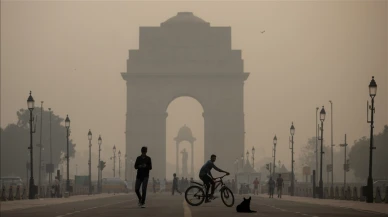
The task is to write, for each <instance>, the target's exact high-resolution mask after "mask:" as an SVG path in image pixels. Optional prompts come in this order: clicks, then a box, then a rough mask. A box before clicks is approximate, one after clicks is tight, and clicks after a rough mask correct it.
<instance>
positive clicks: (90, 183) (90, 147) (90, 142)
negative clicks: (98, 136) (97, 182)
mask: <svg viewBox="0 0 388 217" xmlns="http://www.w3.org/2000/svg"><path fill="white" fill-rule="evenodd" d="M88 140H89V161H88V164H89V195H91V194H92V132H91V131H90V129H89V132H88Z"/></svg>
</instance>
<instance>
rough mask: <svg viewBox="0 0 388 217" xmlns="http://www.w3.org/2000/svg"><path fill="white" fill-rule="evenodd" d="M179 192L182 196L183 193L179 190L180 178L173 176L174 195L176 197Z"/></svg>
mask: <svg viewBox="0 0 388 217" xmlns="http://www.w3.org/2000/svg"><path fill="white" fill-rule="evenodd" d="M175 191H177V192H178V193H179V194H182V192H180V191H179V189H178V178H177V177H176V174H175V173H174V174H173V179H172V195H174V192H175Z"/></svg>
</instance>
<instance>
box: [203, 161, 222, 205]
mask: <svg viewBox="0 0 388 217" xmlns="http://www.w3.org/2000/svg"><path fill="white" fill-rule="evenodd" d="M214 161H216V155H214V154H212V155H211V156H210V160H208V161H207V162H206V163H205V164H204V165H203V166H202V168H201V170H200V171H199V178H200V179H201V180H202V181H203V183H204V184H205V186H206V200H205V203H208V202H210V199H213V198H214V197H213V194H214V190H215V189H214V188H215V182H214V178H213V176H212V173H211V169H213V168H214V169H215V170H217V171H218V172H221V173H226V175H229V173H228V172H226V171H224V170H221V169H219V168H218V167H216V166H215V165H214ZM210 184H211V185H212V191H211V193H210V195H209V188H210Z"/></svg>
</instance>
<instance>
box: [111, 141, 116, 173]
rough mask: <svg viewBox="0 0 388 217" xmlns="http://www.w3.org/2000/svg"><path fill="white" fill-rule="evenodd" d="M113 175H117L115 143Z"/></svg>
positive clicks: (114, 148) (114, 146)
mask: <svg viewBox="0 0 388 217" xmlns="http://www.w3.org/2000/svg"><path fill="white" fill-rule="evenodd" d="M111 159H112V158H111ZM113 177H116V145H113Z"/></svg>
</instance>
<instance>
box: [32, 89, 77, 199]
mask: <svg viewBox="0 0 388 217" xmlns="http://www.w3.org/2000/svg"><path fill="white" fill-rule="evenodd" d="M41 103H42V105H43V101H42V102H41ZM27 107H28V110H29V111H30V147H28V149H29V150H30V171H31V175H30V183H29V199H35V195H36V194H37V193H38V191H37V190H38V189H36V187H35V182H34V167H33V162H34V158H33V145H32V134H33V133H35V129H33V128H34V127H33V121H34V118H33V116H32V111H33V110H34V108H35V100H34V98H33V97H32V95H31V91H30V95H29V97H28V99H27ZM42 110H43V108H42ZM49 110H50V111H51V109H49ZM50 115H51V113H50ZM50 118H51V116H50ZM50 124H51V123H50ZM41 126H42V124H41ZM65 127H66V141H67V143H66V144H67V154H66V159H67V179H66V191H67V192H69V188H70V187H69V186H70V180H69V128H70V119H69V116H68V115H67V116H66V119H65ZM41 128H42V127H41ZM50 131H51V126H50ZM41 133H42V129H41ZM50 133H51V132H50ZM50 140H51V138H50ZM50 145H51V141H50ZM39 147H40V155H39V161H40V162H39V170H41V154H42V153H41V152H42V141H40V144H39ZM39 176H40V171H39ZM39 187H40V177H39Z"/></svg>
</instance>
